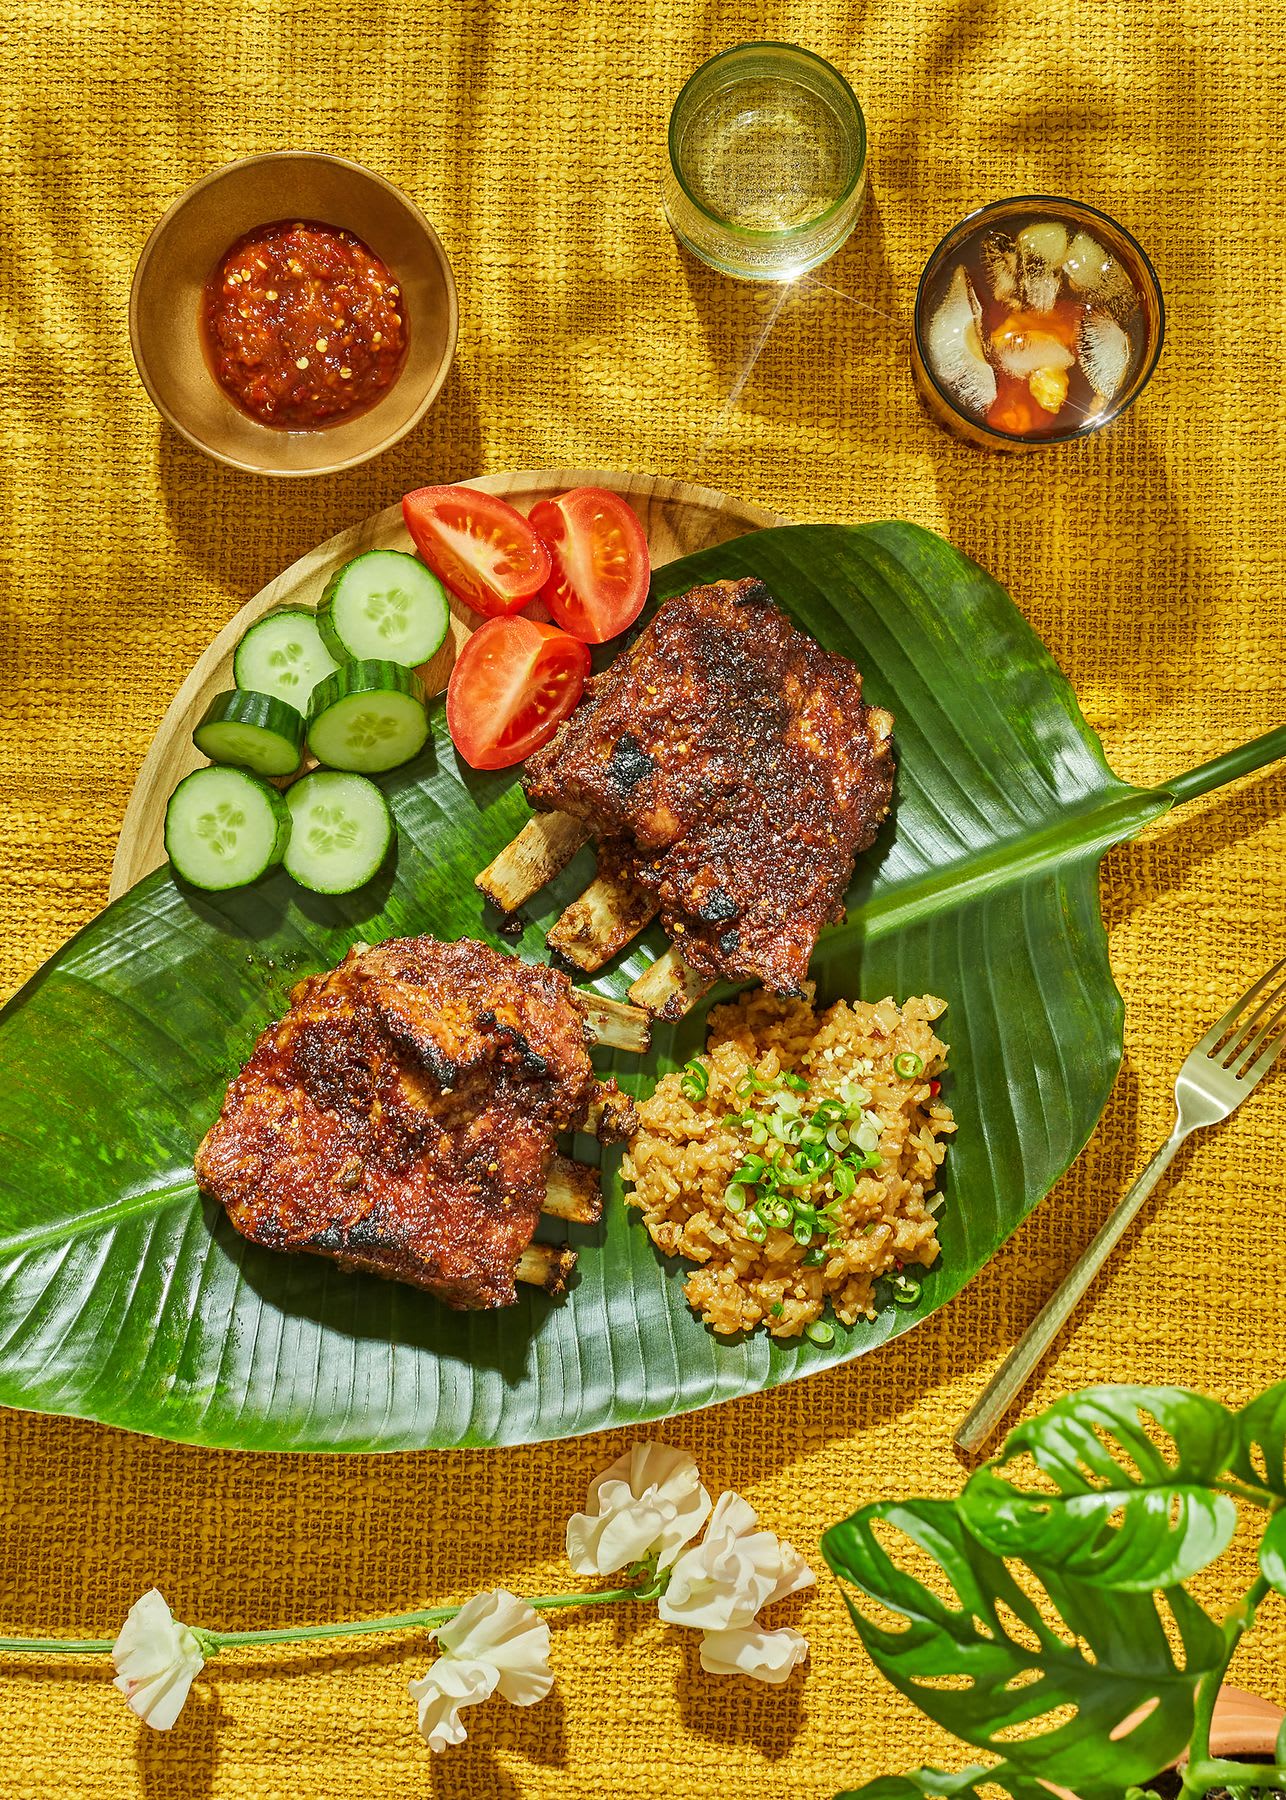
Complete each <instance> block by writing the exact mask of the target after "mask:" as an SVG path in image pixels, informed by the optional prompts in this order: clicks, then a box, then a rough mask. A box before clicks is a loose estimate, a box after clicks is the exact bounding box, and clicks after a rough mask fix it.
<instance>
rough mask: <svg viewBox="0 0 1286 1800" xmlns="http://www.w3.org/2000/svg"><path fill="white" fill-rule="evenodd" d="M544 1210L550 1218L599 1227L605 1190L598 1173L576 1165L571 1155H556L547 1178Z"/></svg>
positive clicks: (582, 1165) (581, 1165)
mask: <svg viewBox="0 0 1286 1800" xmlns="http://www.w3.org/2000/svg"><path fill="white" fill-rule="evenodd" d="M541 1211H542V1212H543V1213H546V1214H547V1215H548V1217H549V1218H551V1219H569V1220H570V1221H571V1222H572V1223H573V1224H575V1225H597V1223H598V1221H599V1220H600V1219H601V1218H602V1216H603V1191H602V1189H601V1188H600V1186H599V1184H598V1170H597V1169H589V1168H586V1166H585V1164H584V1163H578V1162H573V1161H572V1159H571V1158H570V1157H569V1156H556V1157H555V1158H554V1160H553V1162H551V1163H550V1165H549V1174H548V1175H547V1176H546V1178H545V1204H544V1206H543V1207H542V1208H541Z"/></svg>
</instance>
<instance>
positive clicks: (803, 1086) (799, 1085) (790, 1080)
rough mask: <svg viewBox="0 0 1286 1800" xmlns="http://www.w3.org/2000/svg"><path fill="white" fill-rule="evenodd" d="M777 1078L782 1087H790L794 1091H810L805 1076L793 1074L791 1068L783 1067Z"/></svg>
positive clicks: (801, 1092)
mask: <svg viewBox="0 0 1286 1800" xmlns="http://www.w3.org/2000/svg"><path fill="white" fill-rule="evenodd" d="M777 1080H778V1082H779V1084H780V1085H781V1086H782V1087H787V1088H789V1089H790V1090H791V1092H792V1093H795V1094H806V1093H807V1092H808V1083H807V1082H806V1081H805V1080H804V1078H803V1076H802V1075H793V1074H792V1073H791V1072H790V1070H789V1069H783V1070H782V1072H781V1074H780V1075H779V1076H778V1077H777Z"/></svg>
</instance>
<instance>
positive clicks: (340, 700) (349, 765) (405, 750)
mask: <svg viewBox="0 0 1286 1800" xmlns="http://www.w3.org/2000/svg"><path fill="white" fill-rule="evenodd" d="M428 735H429V720H428V715H427V713H426V712H425V710H424V689H423V687H422V686H421V684H420V678H419V676H418V675H412V673H411V671H410V670H409V669H404V668H402V666H401V664H400V663H391V662H355V663H347V664H346V665H345V666H344V667H343V668H342V669H336V671H335V673H334V674H333V675H328V676H327V678H326V680H325V681H323V682H322V683H321V684H320V686H319V687H317V688H316V689H315V691H314V693H313V698H312V704H311V706H310V707H309V709H308V748H309V749H310V750H311V751H312V753H313V755H314V756H315V757H316V758H317V760H318V762H321V763H325V764H326V765H327V766H328V767H329V768H332V769H351V770H354V771H355V772H356V773H357V774H359V775H378V774H379V773H380V772H381V771H382V770H384V769H395V768H396V767H397V766H398V764H399V763H404V762H407V761H408V760H409V759H410V758H411V757H412V756H414V755H415V754H416V752H417V751H418V750H422V749H423V747H424V740H425V738H427V737H428Z"/></svg>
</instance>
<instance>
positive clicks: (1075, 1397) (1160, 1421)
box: [960, 1387, 1237, 1593]
mask: <svg viewBox="0 0 1286 1800" xmlns="http://www.w3.org/2000/svg"><path fill="white" fill-rule="evenodd" d="M1146 1419H1150V1420H1152V1422H1153V1426H1154V1430H1155V1427H1157V1426H1159V1427H1160V1430H1161V1433H1164V1438H1163V1439H1161V1441H1158V1437H1157V1436H1156V1435H1150V1434H1149V1432H1148V1430H1147V1427H1146V1424H1145V1420H1146ZM1236 1445H1237V1433H1236V1428H1235V1425H1234V1421H1233V1416H1232V1414H1231V1413H1230V1412H1228V1411H1227V1409H1226V1408H1224V1407H1222V1406H1220V1405H1219V1403H1218V1401H1217V1400H1208V1399H1206V1397H1205V1396H1204V1395H1203V1394H1190V1393H1186V1392H1185V1391H1184V1390H1183V1389H1182V1388H1146V1387H1111V1388H1087V1389H1085V1390H1084V1392H1082V1393H1079V1394H1071V1395H1069V1396H1068V1397H1067V1398H1066V1399H1064V1400H1059V1401H1056V1402H1055V1404H1054V1405H1053V1406H1051V1407H1049V1408H1048V1409H1047V1411H1045V1412H1043V1413H1041V1414H1040V1416H1039V1417H1038V1418H1035V1419H1032V1420H1029V1421H1028V1422H1027V1423H1025V1424H1023V1425H1020V1426H1019V1427H1018V1428H1017V1430H1016V1431H1013V1432H1011V1433H1010V1435H1009V1437H1008V1439H1007V1440H1006V1443H1005V1448H1004V1453H1003V1455H1002V1456H1001V1457H999V1458H998V1459H997V1460H996V1461H995V1462H991V1463H986V1464H984V1466H983V1467H982V1468H981V1469H979V1470H978V1472H977V1473H976V1474H975V1475H974V1476H973V1477H972V1479H971V1480H970V1482H969V1484H968V1486H967V1487H966V1488H965V1491H964V1493H963V1494H962V1495H961V1497H960V1511H961V1515H962V1517H963V1518H964V1521H965V1523H966V1524H967V1525H968V1527H969V1529H970V1531H971V1532H972V1533H973V1535H974V1536H975V1537H976V1538H977V1539H979V1541H980V1542H981V1543H983V1544H985V1545H986V1547H987V1548H988V1549H989V1550H992V1551H994V1552H995V1553H996V1555H997V1556H1018V1557H1021V1558H1022V1559H1023V1560H1024V1561H1025V1562H1027V1563H1029V1564H1032V1565H1034V1566H1038V1567H1052V1568H1056V1569H1061V1570H1062V1571H1063V1573H1064V1574H1067V1575H1073V1576H1075V1577H1076V1578H1077V1579H1078V1580H1081V1581H1086V1582H1089V1583H1091V1584H1093V1585H1094V1586H1096V1587H1102V1588H1114V1589H1117V1590H1119V1591H1133V1592H1135V1593H1147V1592H1148V1591H1149V1590H1150V1589H1152V1588H1156V1587H1172V1586H1174V1585H1175V1584H1176V1583H1177V1582H1181V1581H1186V1580H1187V1579H1188V1577H1189V1576H1191V1575H1195V1574H1196V1572H1197V1570H1198V1569H1204V1568H1205V1566H1206V1564H1207V1563H1209V1562H1213V1561H1214V1559H1215V1557H1216V1556H1218V1555H1219V1553H1220V1551H1222V1550H1223V1549H1225V1548H1226V1546H1227V1544H1228V1542H1229V1540H1230V1539H1231V1537H1232V1534H1233V1532H1234V1531H1235V1530H1236V1529H1237V1506H1236V1502H1235V1501H1234V1500H1233V1499H1232V1498H1231V1496H1230V1495H1228V1494H1223V1493H1215V1492H1213V1491H1212V1489H1211V1485H1210V1484H1211V1483H1212V1482H1214V1481H1216V1480H1217V1479H1218V1478H1219V1476H1221V1475H1222V1474H1223V1473H1224V1471H1225V1470H1226V1469H1227V1467H1228V1465H1229V1463H1230V1461H1231V1460H1232V1458H1233V1456H1234V1454H1235V1451H1236ZM1028 1459H1030V1460H1028ZM1033 1466H1034V1469H1035V1471H1036V1474H1035V1477H1034V1478H1033V1475H1032V1473H1031V1469H1032V1467H1033Z"/></svg>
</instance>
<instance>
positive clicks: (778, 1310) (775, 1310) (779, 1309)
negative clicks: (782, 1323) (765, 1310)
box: [770, 1300, 786, 1319]
mask: <svg viewBox="0 0 1286 1800" xmlns="http://www.w3.org/2000/svg"><path fill="white" fill-rule="evenodd" d="M785 1310H786V1308H785V1307H784V1306H783V1305H782V1303H781V1301H780V1300H779V1301H778V1302H777V1304H776V1305H775V1306H774V1307H771V1308H770V1311H771V1312H772V1316H773V1318H774V1319H780V1317H781V1315H782V1314H783V1313H784V1312H785Z"/></svg>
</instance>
